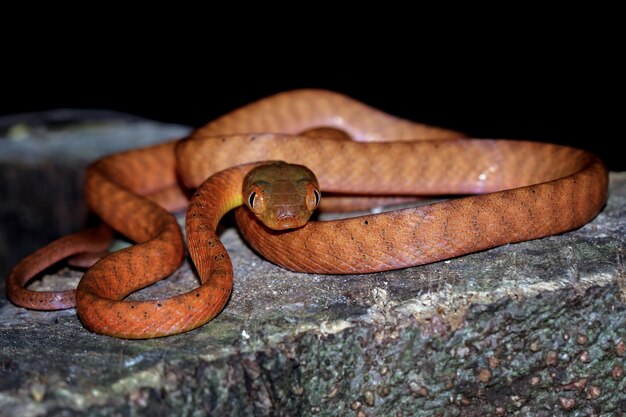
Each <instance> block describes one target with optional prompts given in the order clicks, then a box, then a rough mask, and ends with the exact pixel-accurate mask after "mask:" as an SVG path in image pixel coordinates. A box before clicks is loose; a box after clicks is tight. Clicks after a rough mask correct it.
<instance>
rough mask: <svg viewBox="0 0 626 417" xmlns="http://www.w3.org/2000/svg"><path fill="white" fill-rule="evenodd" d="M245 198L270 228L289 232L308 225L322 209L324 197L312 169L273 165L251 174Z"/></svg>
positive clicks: (282, 164) (277, 163) (282, 163)
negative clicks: (320, 207) (321, 204)
mask: <svg viewBox="0 0 626 417" xmlns="http://www.w3.org/2000/svg"><path fill="white" fill-rule="evenodd" d="M243 199H244V202H245V204H246V206H248V208H249V209H250V210H251V211H252V212H253V213H254V214H255V215H256V216H257V218H258V219H259V220H260V221H261V222H263V224H265V225H266V226H267V227H269V228H270V229H274V230H285V229H295V228H298V227H302V226H304V225H305V224H306V223H307V222H308V220H309V218H310V217H311V213H313V211H314V210H315V209H316V208H317V206H319V203H320V199H321V194H320V191H319V185H318V182H317V178H316V177H315V174H313V172H312V171H311V170H310V169H309V168H307V167H305V166H303V165H295V164H287V163H285V162H272V163H267V164H264V165H260V166H258V167H256V168H254V169H252V170H251V171H250V172H249V173H248V175H247V176H246V177H245V179H244V182H243Z"/></svg>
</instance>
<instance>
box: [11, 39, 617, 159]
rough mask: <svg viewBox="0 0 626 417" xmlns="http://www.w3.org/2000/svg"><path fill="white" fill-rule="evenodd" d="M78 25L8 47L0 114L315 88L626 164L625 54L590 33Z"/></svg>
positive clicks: (159, 112)
mask: <svg viewBox="0 0 626 417" xmlns="http://www.w3.org/2000/svg"><path fill="white" fill-rule="evenodd" d="M77 35H78V34H76V33H75V34H71V35H70V36H69V37H68V38H67V39H66V40H65V41H56V43H54V44H52V45H51V44H46V43H45V39H44V40H40V41H39V42H38V43H37V44H36V45H28V46H26V47H22V48H17V49H16V50H13V51H12V52H7V53H6V55H5V56H6V57H7V59H6V60H5V62H4V63H3V64H2V69H0V71H2V73H1V75H2V78H1V80H2V94H1V96H2V98H1V100H0V115H2V114H12V113H18V112H26V111H37V110H46V109H54V108H61V107H71V108H92V109H93V108H96V109H110V110H118V111H122V112H128V113H133V114H137V115H141V116H145V117H148V118H151V119H156V120H161V121H166V122H177V123H183V124H188V125H191V126H199V125H201V124H203V123H205V122H207V121H209V120H211V119H213V118H215V117H217V116H219V115H221V114H224V113H226V112H228V111H230V110H232V109H235V108H237V107H239V106H241V105H243V104H246V103H248V102H250V101H252V100H256V99H259V98H261V97H264V96H267V95H270V94H273V93H276V92H279V91H283V90H288V89H294V88H302V87H315V88H326V89H332V90H336V91H339V92H342V93H345V94H347V95H350V96H352V97H354V98H356V99H358V100H361V101H363V102H365V103H367V104H370V105H372V106H374V107H377V108H379V109H382V110H384V111H386V112H389V113H392V114H395V115H398V116H402V117H405V118H408V119H412V120H415V121H420V122H424V123H429V124H433V125H439V126H443V127H449V128H452V129H457V130H460V131H463V132H466V133H468V134H470V135H471V136H473V137H489V138H516V139H529V140H535V141H545V142H554V143H561V144H568V145H572V146H576V147H580V148H584V149H587V150H590V151H592V152H594V153H596V154H598V155H599V156H601V157H602V158H603V159H604V160H605V162H606V163H607V164H608V166H609V168H610V169H612V170H614V171H621V170H626V161H625V160H626V158H625V157H624V153H623V152H622V151H620V150H619V149H618V146H619V145H618V144H619V143H620V142H622V141H623V140H622V138H621V136H623V134H622V132H621V126H620V125H618V121H619V122H621V120H622V118H623V109H621V108H620V106H622V105H621V104H619V103H620V102H621V101H623V90H624V89H623V85H622V81H621V78H622V77H621V72H620V71H621V69H620V68H621V67H620V65H621V64H618V63H617V61H618V56H619V54H618V53H617V50H615V49H611V46H610V44H607V43H606V42H603V41H602V40H598V39H597V38H595V39H593V40H591V41H590V40H589V39H587V38H586V37H585V36H582V37H578V38H573V39H570V38H569V37H568V36H569V35H568V36H563V37H558V38H556V39H539V40H534V41H533V42H532V43H530V44H529V43H527V42H526V40H524V39H521V40H516V41H511V40H506V39H501V40H500V41H501V43H500V44H498V43H497V42H496V43H493V44H491V45H490V46H489V47H488V48H484V46H485V45H484V42H483V41H482V40H480V39H479V40H474V39H473V40H467V41H465V42H463V39H462V37H461V38H460V39H457V42H458V44H455V45H453V47H450V46H447V47H433V46H428V45H427V46H424V43H423V42H422V43H419V44H418V43H415V44H413V43H408V44H407V43H406V42H405V43H404V44H396V43H394V41H393V40H391V41H390V40H388V39H387V40H380V39H377V38H376V36H373V37H370V38H367V39H359V41H358V46H359V47H358V48H355V46H356V45H357V44H356V43H355V42H356V41H355V40H353V41H350V42H349V41H346V40H343V41H338V40H336V39H333V38H321V39H317V40H313V41H308V42H306V43H298V41H297V40H296V41H294V42H296V43H295V44H294V45H286V44H282V45H278V46H277V44H276V41H267V42H266V41H263V40H261V41H259V42H257V43H256V44H255V43H252V44H246V45H243V46H241V47H240V45H233V44H232V43H231V44H228V45H222V44H221V42H220V40H218V39H211V40H207V41H206V43H205V44H202V45H201V46H197V44H195V45H196V46H194V47H191V48H189V47H184V45H182V44H175V45H171V44H168V45H165V44H159V43H158V42H154V41H153V40H150V42H148V41H147V40H145V41H146V42H144V43H142V42H137V41H129V40H126V41H124V42H123V43H111V42H108V41H107V40H106V39H105V40H100V41H98V42H95V43H92V44H89V46H88V47H86V46H84V45H80V44H79V43H77V42H76V36H77ZM287 35H288V32H286V36H287ZM355 36H356V35H355ZM161 39H162V38H161ZM489 39H490V41H493V40H496V41H497V40H499V38H498V34H497V33H492V34H491V35H490V38H489ZM329 45H330V46H329Z"/></svg>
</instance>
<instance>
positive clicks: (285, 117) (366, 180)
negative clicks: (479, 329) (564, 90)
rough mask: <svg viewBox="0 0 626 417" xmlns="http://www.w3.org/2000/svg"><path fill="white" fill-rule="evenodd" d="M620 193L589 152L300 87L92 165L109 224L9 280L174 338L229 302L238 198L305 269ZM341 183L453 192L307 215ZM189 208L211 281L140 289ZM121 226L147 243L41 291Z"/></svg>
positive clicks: (385, 191) (498, 232)
mask: <svg viewBox="0 0 626 417" xmlns="http://www.w3.org/2000/svg"><path fill="white" fill-rule="evenodd" d="M347 139H350V140H347ZM267 167H269V168H267ZM279 173H280V175H279ZM322 194H323V198H322ZM607 194H608V171H607V168H606V166H605V165H604V164H603V162H602V161H601V160H600V159H599V158H597V157H596V156H595V155H593V154H591V153H589V152H587V151H584V150H581V149H576V148H572V147H568V146H562V145H555V144H550V143H538V142H532V141H523V140H506V139H470V138H467V137H465V135H463V134H461V133H460V132H457V131H454V130H450V129H444V128H440V127H434V126H429V125H425V124H421V123H416V122H413V121H409V120H406V119H402V118H399V117H395V116H392V115H389V114H387V113H384V112H382V111H380V110H377V109H374V108H373V107H370V106H368V105H366V104H363V103H361V102H359V101H357V100H355V99H352V98H350V97H348V96H345V95H342V94H340V93H336V92H331V91H325V90H310V89H308V90H294V91H288V92H283V93H279V94H276V95H273V96H270V97H267V98H264V99H261V100H258V101H256V102H253V103H251V104H248V105H245V106H243V107H241V108H239V109H237V110H234V111H232V112H230V113H228V114H226V115H224V116H221V117H219V118H217V119H215V120H214V121H212V122H209V123H208V124H206V125H204V126H202V127H200V128H198V129H196V130H194V131H193V132H192V133H191V134H190V135H189V136H188V137H185V138H183V139H180V140H175V141H171V142H166V143H163V144H159V145H154V146H151V147H148V148H143V149H133V150H129V151H125V152H120V153H117V154H113V155H110V156H106V157H104V158H102V159H99V160H97V161H95V162H94V163H92V164H91V165H90V166H89V167H88V168H87V171H86V178H85V196H86V201H87V204H88V206H89V208H90V209H91V210H92V211H93V212H94V213H95V214H97V215H98V216H99V217H100V218H101V219H102V221H103V225H102V226H100V227H97V228H95V229H89V230H86V231H81V232H78V233H75V234H73V235H68V236H65V237H61V238H60V239H58V240H56V241H54V242H52V243H50V244H48V245H47V246H44V247H43V248H41V249H39V250H38V251H36V252H34V253H33V254H31V255H29V256H27V257H26V258H24V259H23V260H22V261H20V262H19V263H18V264H17V265H16V266H15V267H14V268H13V269H12V271H11V272H10V274H9V276H8V277H7V296H8V298H9V299H10V300H11V301H12V302H13V303H14V304H16V305H18V306H22V307H26V308H30V309H37V310H57V309H64V308H72V307H76V311H77V314H78V316H79V318H80V320H81V321H82V323H83V324H84V325H85V327H87V328H88V329H89V330H91V331H93V332H95V333H99V334H103V335H108V336H114V337H119V338H128V339H145V338H152V337H162V336H169V335H173V334H178V333H182V332H186V331H189V330H192V329H195V328H197V327H199V326H202V325H203V324H205V323H207V322H209V321H210V320H212V319H213V318H214V317H215V316H217V315H218V314H219V313H220V312H221V311H222V310H223V308H224V306H225V305H226V304H227V303H228V300H229V298H230V296H231V292H232V288H233V266H232V263H231V261H230V258H229V256H228V252H227V251H226V249H225V247H224V246H223V244H222V243H221V241H220V239H219V236H218V235H217V232H216V229H217V226H218V224H219V222H220V220H221V218H222V217H223V216H224V215H225V214H226V213H227V212H229V211H231V210H232V209H235V208H236V212H235V217H236V221H237V224H238V227H239V228H240V230H241V233H242V235H243V236H244V238H245V239H246V240H247V241H248V242H249V244H250V245H251V246H252V248H254V249H255V250H256V251H258V252H259V253H260V254H261V255H262V256H264V257H265V258H266V259H268V260H269V261H271V262H273V263H275V264H277V265H280V266H282V267H284V268H286V269H289V270H293V271H298V272H308V273H321V274H361V273H370V272H378V271H388V270H393V269H399V268H407V267H411V266H417V265H422V264H426V263H431V262H437V261H441V260H445V259H450V258H454V257H458V256H462V255H465V254H469V253H473V252H478V251H482V250H485V249H489V248H493V247H497V246H501V245H505V244H509V243H515V242H521V241H526V240H532V239H537V238H541V237H545V236H550V235H555V234H559V233H563V232H566V231H569V230H573V229H576V228H578V227H581V226H582V225H584V224H586V223H587V222H589V221H590V220H591V219H593V218H594V217H595V216H596V215H597V214H598V213H599V212H600V211H601V209H602V207H603V206H604V204H605V202H606V199H607ZM334 195H344V196H347V197H348V199H353V200H355V201H362V200H363V199H364V198H366V197H370V196H373V195H376V196H383V197H392V196H396V197H397V196H400V197H401V198H407V197H413V196H441V197H443V198H444V199H443V201H438V202H435V203H432V204H426V205H417V206H412V207H408V208H404V209H398V210H392V211H388V212H384V213H378V214H367V215H361V216H356V217H351V218H348V219H342V220H333V221H308V220H309V216H310V215H311V212H312V211H313V210H315V209H316V208H317V207H318V205H320V200H322V206H323V205H324V203H325V202H326V201H331V200H332V198H330V199H327V196H334ZM190 196H191V198H190ZM291 196H293V197H291ZM291 206H293V207H291ZM184 208H186V209H187V213H186V224H185V230H186V239H187V247H188V251H189V255H190V257H191V259H192V260H193V263H194V265H195V268H196V271H197V275H198V278H199V285H198V286H197V287H196V288H193V289H191V290H189V291H187V292H185V293H182V294H178V295H175V296H172V297H170V298H163V299H153V300H140V301H135V300H128V299H127V297H128V296H129V295H130V294H132V293H133V292H135V291H138V290H139V289H141V288H144V287H146V286H148V285H151V284H153V283H155V282H157V281H159V280H161V279H163V278H165V277H167V276H169V275H171V274H172V273H173V272H175V271H176V270H177V268H178V267H179V266H180V264H181V262H182V260H183V258H184V256H185V246H184V243H185V241H184V238H183V234H182V232H181V229H180V226H179V225H178V223H177V221H176V218H175V217H174V216H173V214H172V213H171V212H173V211H177V210H182V209H184ZM113 231H116V232H117V233H120V234H122V235H124V236H125V237H127V238H128V239H129V240H131V241H133V242H134V245H132V246H130V247H129V248H126V249H123V250H120V251H117V252H114V253H111V254H109V255H107V256H104V257H102V258H101V259H99V260H98V261H97V262H95V264H93V265H92V266H91V267H90V268H88V269H87V270H86V272H85V274H84V275H83V277H82V278H81V280H80V281H79V283H78V286H77V288H76V290H66V291H33V290H30V289H28V288H27V285H28V283H29V282H30V281H31V280H32V279H33V277H35V276H36V275H37V274H38V273H40V272H41V271H43V270H44V269H46V268H47V267H48V266H50V265H52V264H53V263H55V262H58V261H60V260H63V259H66V258H68V257H71V256H73V255H76V254H80V253H85V252H87V253H98V252H101V251H102V250H104V249H106V247H107V245H108V242H109V241H110V239H111V237H112V234H113Z"/></svg>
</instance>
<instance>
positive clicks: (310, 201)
mask: <svg viewBox="0 0 626 417" xmlns="http://www.w3.org/2000/svg"><path fill="white" fill-rule="evenodd" d="M321 199H322V196H321V194H320V192H319V190H318V189H317V188H315V186H314V185H313V184H309V186H308V187H307V193H306V208H307V209H308V210H310V211H313V210H315V209H316V208H317V206H319V204H320V201H321Z"/></svg>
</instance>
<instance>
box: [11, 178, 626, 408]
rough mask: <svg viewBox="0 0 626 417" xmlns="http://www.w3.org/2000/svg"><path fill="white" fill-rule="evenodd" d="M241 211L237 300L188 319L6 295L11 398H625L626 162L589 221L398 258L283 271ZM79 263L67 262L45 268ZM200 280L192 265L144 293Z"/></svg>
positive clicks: (532, 401)
mask: <svg viewBox="0 0 626 417" xmlns="http://www.w3.org/2000/svg"><path fill="white" fill-rule="evenodd" d="M231 223H232V222H231ZM231 223H228V222H227V224H226V227H225V230H224V232H223V233H222V235H221V237H222V239H223V241H224V243H225V245H226V247H227V249H228V251H229V253H230V254H231V257H232V260H233V264H234V268H235V287H234V291H233V295H232V298H231V301H230V302H229V304H228V305H227V307H226V309H225V310H224V311H223V312H222V313H221V314H220V315H219V316H218V317H217V318H216V319H215V320H213V321H212V322H210V323H209V324H207V325H205V326H203V327H201V328H199V329H197V330H194V331H192V332H189V333H186V334H182V335H177V336H172V337H167V338H162V339H154V340H146V341H128V340H119V339H114V338H109V337H103V336H98V335H95V334H92V333H90V332H89V331H87V330H86V329H85V328H84V327H82V325H81V324H80V321H79V320H78V319H77V317H76V314H75V311H74V310H66V311H61V312H35V311H28V310H24V309H21V308H17V307H15V306H13V305H12V304H10V303H9V302H8V301H7V300H6V298H4V296H2V297H1V298H0V415H20V416H36V415H50V416H72V415H97V416H99V415H102V416H104V415H116V414H117V415H216V416H217V415H244V416H245V415H250V416H252V415H254V416H257V415H279V416H288V415H289V416H296V415H305V416H306V415H316V416H344V415H356V414H357V413H361V415H378V416H396V415H404V416H431V415H441V416H453V415H465V416H471V415H533V416H559V415H569V414H568V413H569V412H570V410H571V411H573V410H576V412H579V413H580V415H594V414H595V415H621V414H623V413H625V412H626V401H625V400H624V398H625V397H624V395H625V394H624V393H625V389H626V379H625V378H622V374H623V367H624V366H625V365H626V363H625V359H624V350H625V349H624V343H626V315H625V312H626V305H625V304H624V302H623V293H622V289H623V287H624V280H625V278H626V264H625V262H626V261H625V258H626V242H625V236H626V233H625V232H626V173H612V174H611V190H610V199H609V202H608V204H607V206H606V208H605V209H604V211H603V212H602V213H601V214H600V215H599V216H598V217H597V218H596V219H595V220H594V221H592V222H591V223H590V224H588V225H586V226H584V227H583V228H581V229H579V230H576V231H573V232H570V233H565V234H562V235H560V236H553V237H549V238H545V239H540V240H536V241H532V242H524V243H520V244H515V245H507V246H503V247H500V248H496V249H493V250H489V251H484V252H480V253H477V254H472V255H468V256H464V257H460V258H456V259H453V260H449V261H445V262H439V263H435V264H431V265H425V266H421V267H415V268H409V269H405V270H400V271H392V272H388V273H376V274H368V275H354V276H322V275H314V274H310V275H308V274H296V273H292V272H288V271H285V270H283V269H281V268H279V267H277V266H275V265H272V264H270V263H268V262H266V261H264V260H263V259H260V258H259V257H258V256H257V255H256V254H254V253H253V252H252V251H251V250H250V249H249V248H248V247H247V246H246V245H245V244H243V243H242V242H241V240H240V238H239V236H238V234H237V233H236V231H235V230H234V229H233V228H232V227H229V224H231ZM79 276H80V273H79V272H76V271H71V270H68V269H66V268H61V269H60V270H58V271H52V273H51V274H50V275H48V276H46V277H44V279H43V280H42V281H40V282H36V283H34V284H33V285H34V286H38V287H39V288H42V289H43V288H47V287H50V286H56V285H57V284H58V283H59V282H60V281H63V282H68V280H69V282H70V283H74V284H75V282H76V281H77V279H78V277H79ZM193 285H196V280H195V278H194V276H193V273H192V272H191V271H190V269H189V267H188V265H187V264H185V265H184V266H183V268H181V270H180V271H179V272H177V273H176V274H175V275H174V276H173V277H171V278H169V279H167V280H165V281H163V282H161V283H159V284H156V285H154V286H152V287H150V288H148V289H145V290H143V291H141V292H140V293H138V294H136V295H133V297H137V298H141V297H151V296H156V295H159V296H160V295H166V294H174V293H176V292H177V291H182V290H183V289H184V288H190V287H192V286H193ZM583 359H586V360H583ZM437 413H438V414H437ZM620 413H621V414H620Z"/></svg>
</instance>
